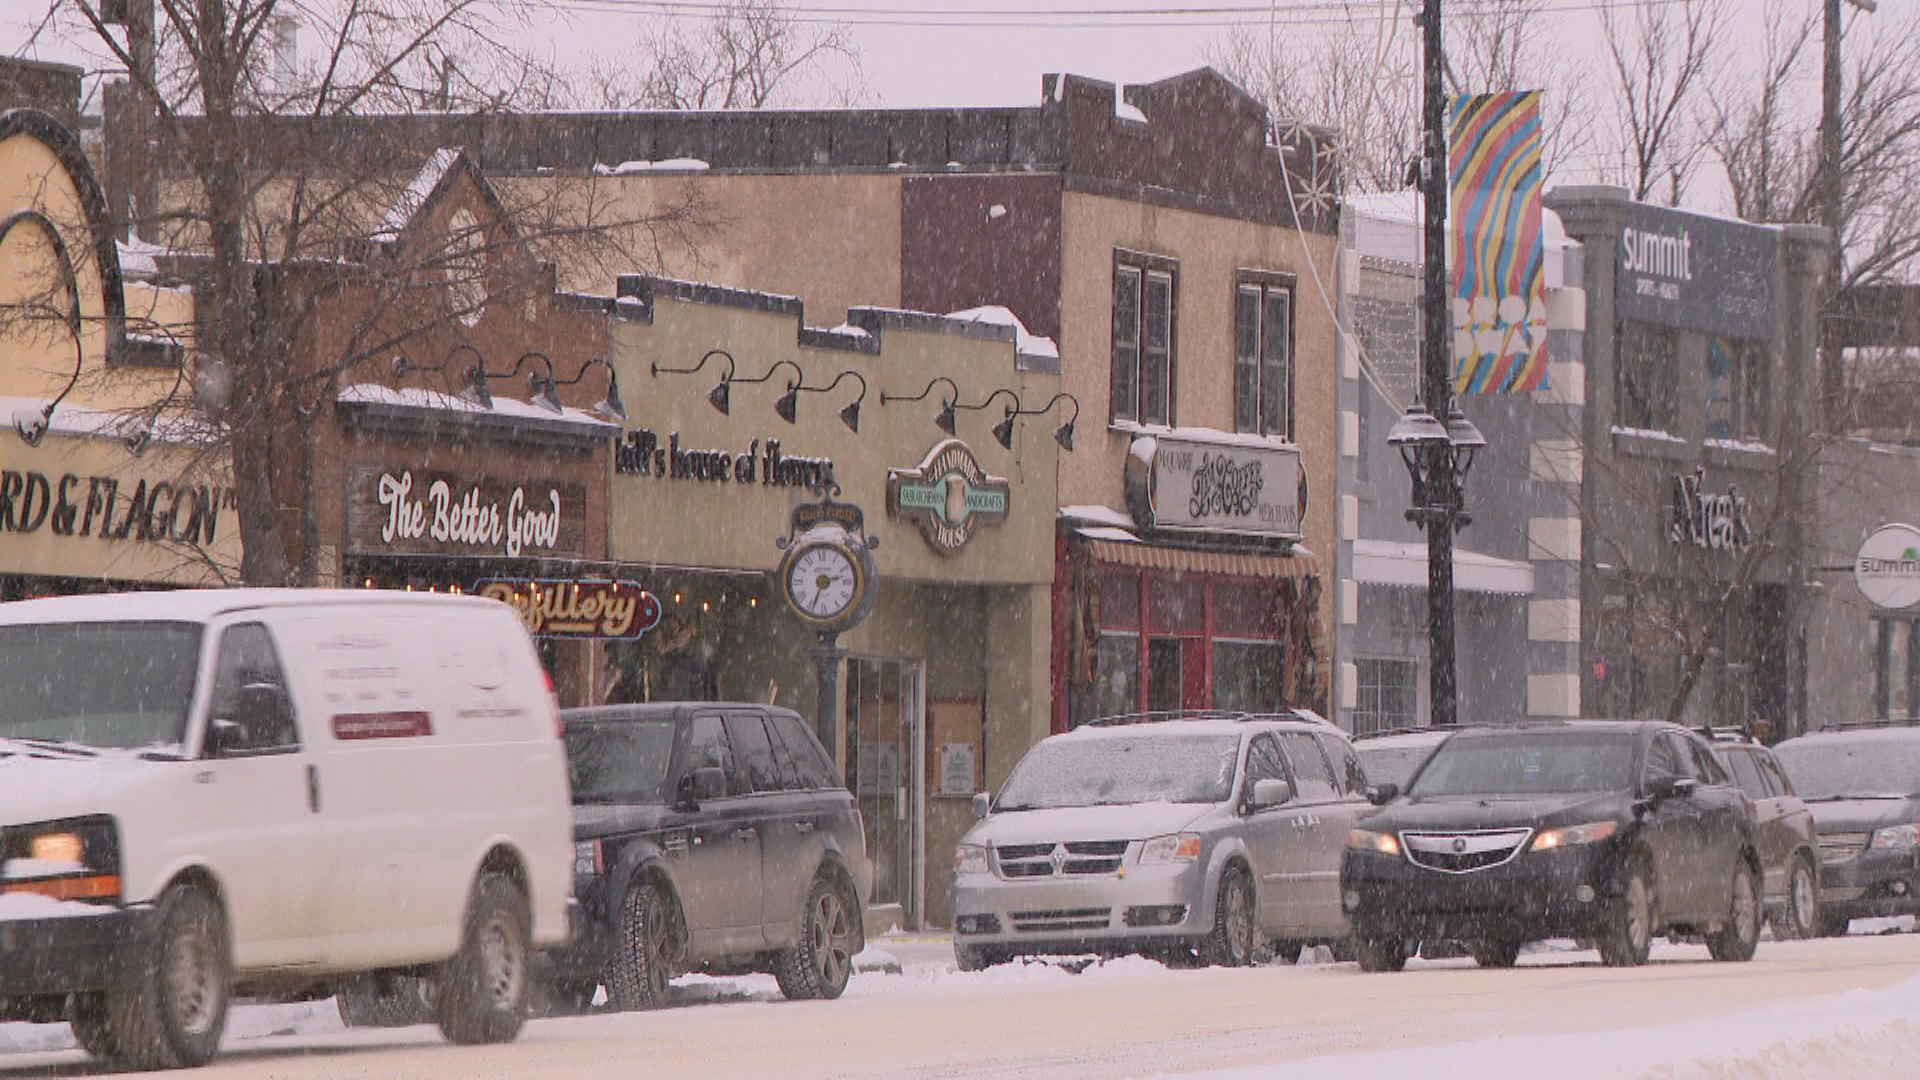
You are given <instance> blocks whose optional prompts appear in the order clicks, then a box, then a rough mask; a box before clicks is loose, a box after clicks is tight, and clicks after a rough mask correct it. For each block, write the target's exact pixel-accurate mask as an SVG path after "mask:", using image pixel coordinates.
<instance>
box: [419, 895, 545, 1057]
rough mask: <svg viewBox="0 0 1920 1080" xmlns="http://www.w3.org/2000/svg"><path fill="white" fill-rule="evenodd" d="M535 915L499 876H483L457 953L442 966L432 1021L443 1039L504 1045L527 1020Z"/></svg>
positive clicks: (436, 988)
mask: <svg viewBox="0 0 1920 1080" xmlns="http://www.w3.org/2000/svg"><path fill="white" fill-rule="evenodd" d="M532 955H533V913H532V911H531V909H530V907H529V905H528V904H527V897H526V894H525V893H522V892H521V891H520V888H519V886H517V885H515V884H514V883H513V882H512V881H510V880H508V878H507V877H506V876H505V875H503V874H497V873H483V874H481V875H480V879H479V880H478V881H477V882H475V883H474V887H473V900H472V903H471V905H470V906H469V908H468V910H467V921H466V926H465V929H464V931H463V932H462V933H461V935H460V951H459V952H458V953H456V954H454V957H453V959H451V960H448V961H447V962H446V963H445V964H443V965H441V969H440V978H439V981H438V984H437V985H436V986H435V987H434V992H433V1005H434V1013H435V1019H436V1020H438V1021H439V1023H440V1031H441V1033H442V1034H444V1035H445V1036H446V1037H447V1041H449V1042H452V1043H456V1044H460V1045H476V1044H482V1043H504V1042H511V1041H513V1039H514V1037H515V1036H517V1035H519V1034H520V1026H521V1025H522V1024H523V1023H525V1021H526V1013H527V975H528V971H527V969H528V961H529V960H530V959H531V958H532Z"/></svg>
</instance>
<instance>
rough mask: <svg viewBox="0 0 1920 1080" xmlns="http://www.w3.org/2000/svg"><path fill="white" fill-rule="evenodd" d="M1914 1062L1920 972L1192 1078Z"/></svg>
mask: <svg viewBox="0 0 1920 1080" xmlns="http://www.w3.org/2000/svg"><path fill="white" fill-rule="evenodd" d="M1915 1061H1920V977H1915V978H1911V979H1908V980H1907V981H1905V982H1903V983H1899V984H1897V985H1895V986H1891V987H1887V988H1885V989H1880V990H1849V991H1847V992H1846V993H1844V994H1840V995H1838V996H1836V997H1831V998H1824V999H1811V1000H1807V999H1801V1000H1795V1001H1791V1002H1786V1003H1783V1004H1780V1005H1775V1006H1769V1007H1767V1008H1765V1009H1755V1010H1752V1011H1749V1012H1743V1013H1735V1014H1733V1015H1731V1016H1723V1017H1719V1018H1716V1019H1711V1020H1691V1021H1688V1022H1687V1023H1684V1024H1669V1025H1663V1026H1659V1027H1646V1028H1637V1029H1619V1028H1614V1029H1605V1030H1597V1031H1588V1032H1577V1033H1572V1034H1566V1033H1558V1034H1550V1035H1526V1036H1511V1037H1494V1038H1486V1039H1471V1040H1467V1041H1463V1042H1457V1043H1452V1044H1449V1045H1444V1046H1425V1047H1421V1048H1418V1049H1413V1050H1389V1051H1378V1052H1373V1053H1364V1054H1347V1055H1330V1056H1326V1057H1318V1058H1311V1059H1308V1060H1305V1061H1296V1062H1291V1063H1288V1064H1284V1065H1271V1066H1260V1067H1257V1068H1235V1069H1223V1070H1218V1071H1214V1072H1207V1073H1188V1074H1182V1075H1187V1076H1206V1077H1209V1078H1211V1080H1256V1078H1257V1080H1288V1078H1293V1077H1301V1078H1305V1077H1312V1078H1314V1080H1348V1078H1352V1080H1373V1078H1375V1077H1382V1076H1418V1077H1422V1078H1424V1080H1506V1078H1511V1080H1537V1078H1539V1077H1541V1076H1544V1075H1549V1074H1550V1075H1552V1076H1553V1077H1554V1078H1555V1080H1580V1078H1585V1077H1624V1076H1635V1077H1661V1078H1665V1080H1694V1078H1699V1080H1709V1078H1715V1077H1735V1076H1737V1077H1740V1078H1742V1080H1854V1078H1856V1077H1863V1076H1908V1075H1912V1070H1913V1063H1914V1062H1915ZM1543 1062H1552V1063H1553V1066H1552V1068H1551V1070H1550V1072H1546V1071H1543V1070H1542V1063H1543ZM1163 1075H1166V1074H1163Z"/></svg>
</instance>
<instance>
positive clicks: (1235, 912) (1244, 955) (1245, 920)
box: [1202, 863, 1254, 967]
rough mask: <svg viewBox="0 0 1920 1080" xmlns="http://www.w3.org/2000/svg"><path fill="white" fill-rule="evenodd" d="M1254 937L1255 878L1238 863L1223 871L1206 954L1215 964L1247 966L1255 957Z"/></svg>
mask: <svg viewBox="0 0 1920 1080" xmlns="http://www.w3.org/2000/svg"><path fill="white" fill-rule="evenodd" d="M1253 939H1254V927H1253V879H1252V878H1251V877H1249V876H1248V875H1247V871H1246V870H1245V869H1244V868H1243V867H1241V866H1240V865H1238V864H1237V863H1236V864H1234V865H1232V866H1229V867H1227V869H1226V871H1225V872H1223V873H1222V874H1221V875H1220V892H1219V895H1218V896H1216V897H1215V898H1214V902H1213V933H1211V934H1209V935H1207V943H1206V947H1205V950H1204V951H1203V953H1202V955H1203V956H1204V957H1205V958H1206V961H1207V963H1209V964H1212V965H1214V966H1215V967H1246V966H1247V964H1248V962H1249V961H1251V960H1252V959H1253Z"/></svg>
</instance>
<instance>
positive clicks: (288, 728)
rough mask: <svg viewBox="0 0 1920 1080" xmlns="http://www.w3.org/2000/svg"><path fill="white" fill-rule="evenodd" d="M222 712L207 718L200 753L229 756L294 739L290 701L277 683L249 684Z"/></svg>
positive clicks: (209, 755) (270, 746)
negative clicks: (219, 714) (223, 713)
mask: <svg viewBox="0 0 1920 1080" xmlns="http://www.w3.org/2000/svg"><path fill="white" fill-rule="evenodd" d="M225 712H226V713H228V715H224V716H215V717H213V718H211V719H210V720H208V722H207V734H206V738H205V740H204V743H203V748H202V755H201V756H203V757H208V758H219V757H231V756H233V755H234V754H243V753H246V752H248V751H251V750H265V749H272V748H274V747H278V746H286V745H291V744H292V742H293V738H292V735H293V701H292V700H291V699H290V698H288V697H287V692H286V690H285V689H284V688H282V687H280V686H279V685H277V684H274V683H264V682H263V683H248V684H247V685H245V686H243V687H241V688H240V691H239V693H237V694H235V695H234V696H233V702H232V707H231V708H230V709H227V710H225Z"/></svg>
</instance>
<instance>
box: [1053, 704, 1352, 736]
mask: <svg viewBox="0 0 1920 1080" xmlns="http://www.w3.org/2000/svg"><path fill="white" fill-rule="evenodd" d="M1181 720H1231V721H1234V722H1237V723H1251V722H1253V721H1257V720H1264V721H1276V720H1278V721H1293V722H1296V723H1306V724H1325V725H1326V726H1327V727H1330V728H1333V729H1334V730H1336V731H1338V730H1341V729H1340V726H1339V725H1338V724H1335V723H1334V722H1333V721H1331V720H1329V719H1327V718H1326V717H1324V716H1321V715H1320V714H1319V713H1317V712H1314V711H1313V710H1312V709H1276V710H1273V711H1271V712H1246V711H1244V710H1241V709H1164V710H1161V711H1158V712H1136V713H1116V714H1114V715H1112V716H1099V717H1095V718H1094V719H1092V720H1088V721H1086V722H1085V723H1083V724H1081V725H1079V726H1080V727H1126V726H1128V725H1131V724H1164V723H1171V722H1175V721H1181Z"/></svg>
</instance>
